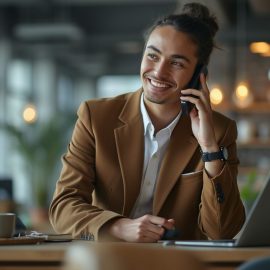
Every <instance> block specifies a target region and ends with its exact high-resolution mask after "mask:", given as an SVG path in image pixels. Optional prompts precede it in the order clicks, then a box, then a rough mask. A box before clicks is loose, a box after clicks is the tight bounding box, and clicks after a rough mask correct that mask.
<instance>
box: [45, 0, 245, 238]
mask: <svg viewBox="0 0 270 270" xmlns="http://www.w3.org/2000/svg"><path fill="white" fill-rule="evenodd" d="M217 29H218V26H217V23H216V20H215V18H214V17H213V16H210V14H209V11H208V9H207V8H206V7H204V6H202V5H200V4H187V5H186V7H185V12H184V13H182V14H180V15H171V16H168V17H165V18H164V19H162V20H160V21H158V22H157V23H156V24H155V25H154V26H153V27H152V29H151V30H150V32H149V35H148V37H147V41H146V46H145V50H144V54H143V59H142V63H141V79H142V89H140V90H138V91H137V92H135V93H128V94H125V95H121V96H118V97H115V98H110V99H100V100H93V101H87V102H85V103H83V104H82V105H81V107H80V109H79V111H78V121H77V123H76V126H75V129H74V133H73V136H72V140H71V143H70V145H69V149H68V152H67V154H66V155H65V156H64V157H63V170H62V173H61V176H60V179H59V180H58V182H57V186H56V191H55V194H54V198H53V201H52V204H51V207H50V220H51V223H52V224H53V226H54V228H55V230H56V231H58V232H62V233H72V234H73V236H74V237H84V238H85V237H86V238H91V239H95V240H99V239H114V240H123V241H130V242H156V241H158V240H160V239H162V238H163V237H164V233H165V231H170V230H173V229H175V231H177V232H178V234H177V235H174V237H175V238H179V239H207V238H212V239H220V238H232V237H234V236H235V235H236V234H237V233H238V231H239V230H240V228H241V226H242V224H243V222H244V219H245V214H244V207H243V205H242V202H241V199H240V196H239V191H238V187H237V181H236V178H237V166H238V159H237V155H236V143H235V140H236V136H237V131H236V125H235V122H234V121H232V120H230V119H228V118H226V117H225V116H222V115H220V114H218V113H216V112H213V111H212V109H211V106H210V99H209V90H208V88H207V84H206V78H205V76H204V75H203V74H201V75H200V82H201V85H202V89H201V91H198V90H196V89H192V88H188V85H189V82H190V80H191V78H192V75H193V74H194V71H195V70H196V68H197V67H198V66H203V65H204V66H205V65H207V63H208V61H209V57H210V54H211V51H212V49H213V47H214V42H213V37H214V35H215V33H216V31H217ZM180 99H181V100H182V101H188V102H190V103H192V104H194V106H195V107H194V108H193V109H192V111H191V112H190V114H189V115H184V114H183V112H182V111H181V106H180ZM224 149H226V151H227V153H228V157H225V152H224Z"/></svg>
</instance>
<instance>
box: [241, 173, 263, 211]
mask: <svg viewBox="0 0 270 270" xmlns="http://www.w3.org/2000/svg"><path fill="white" fill-rule="evenodd" d="M256 180H257V173H256V171H252V172H250V173H249V174H248V175H247V180H246V181H245V183H244V184H243V186H242V187H241V189H240V194H241V198H242V199H243V201H244V203H245V204H246V207H247V209H250V207H251V206H252V204H253V202H254V201H255V199H256V198H257V195H258V193H259V191H258V188H257V187H256Z"/></svg>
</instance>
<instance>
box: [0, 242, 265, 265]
mask: <svg viewBox="0 0 270 270" xmlns="http://www.w3.org/2000/svg"><path fill="white" fill-rule="evenodd" d="M78 242H79V241H73V242H72V243H71V242H69V243H42V244H39V245H13V246H0V269H1V270H4V269H5V270H26V269H27V270H31V269H39V270H42V269H44V270H45V269H46V270H59V269H61V267H62V264H63V260H64V256H65V253H66V250H67V248H68V247H69V246H70V245H72V244H73V243H76V244H78ZM83 243H86V242H85V241H83ZM125 244H126V245H135V244H128V243H125ZM89 245H91V242H89ZM139 245H142V244H139ZM150 245H151V244H150ZM153 245H155V246H157V245H158V244H153ZM160 248H167V249H179V250H189V251H190V252H191V253H193V254H194V255H195V256H197V257H198V258H199V259H200V260H201V261H203V262H204V264H205V266H206V269H209V270H232V269H236V267H237V266H239V265H240V264H242V263H243V262H245V261H248V260H250V259H252V258H255V257H263V256H270V247H268V248H237V249H235V248H234V249H232V248H199V247H196V248H192V247H172V246H168V247H163V246H162V245H160Z"/></svg>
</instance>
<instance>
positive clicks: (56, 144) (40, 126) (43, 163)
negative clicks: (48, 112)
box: [2, 114, 75, 223]
mask: <svg viewBox="0 0 270 270" xmlns="http://www.w3.org/2000/svg"><path fill="white" fill-rule="evenodd" d="M74 122H75V119H74V116H70V115H67V114H65V115H61V114H58V115H57V117H54V118H52V119H50V120H48V121H47V122H45V123H44V122H42V123H40V122H38V121H37V122H36V123H33V124H28V125H25V126H24V127H23V128H18V127H15V126H13V125H10V124H8V123H5V124H3V125H2V128H4V130H5V131H6V132H7V133H8V134H9V135H10V137H11V139H12V140H13V144H12V145H13V146H14V150H16V151H17V153H19V154H20V155H21V157H22V158H23V164H24V167H23V168H24V170H25V172H26V173H27V174H26V175H27V176H28V179H29V181H30V186H31V194H30V196H31V198H32V205H33V209H45V211H43V212H45V213H46V215H47V208H48V204H49V199H50V196H51V194H50V193H51V192H50V191H51V187H52V185H53V184H54V182H55V180H56V179H55V177H54V176H55V173H56V169H57V167H58V165H59V163H60V157H61V155H62V154H63V152H64V151H65V147H66V145H67V141H68V139H69V137H70V135H69V134H70V132H69V131H71V128H72V126H73V125H74ZM33 223H35V221H33Z"/></svg>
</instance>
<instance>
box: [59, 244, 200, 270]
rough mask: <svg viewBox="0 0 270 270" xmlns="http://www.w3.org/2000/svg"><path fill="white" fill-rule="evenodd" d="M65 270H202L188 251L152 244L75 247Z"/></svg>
mask: <svg viewBox="0 0 270 270" xmlns="http://www.w3.org/2000/svg"><path fill="white" fill-rule="evenodd" d="M64 269H65V270H75V269H76V270H150V269H153V270H167V269H169V270H204V269H205V268H204V267H203V264H202V263H201V262H200V261H199V260H198V259H197V257H195V255H193V254H191V253H189V252H188V251H183V250H179V249H178V250H177V249H173V248H165V247H162V246H159V245H152V244H132V243H89V242H88V244H83V245H82V244H80V245H78V244H76V245H73V246H71V247H70V249H69V250H68V251H67V254H66V259H65V266H64Z"/></svg>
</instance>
